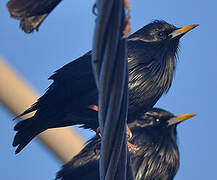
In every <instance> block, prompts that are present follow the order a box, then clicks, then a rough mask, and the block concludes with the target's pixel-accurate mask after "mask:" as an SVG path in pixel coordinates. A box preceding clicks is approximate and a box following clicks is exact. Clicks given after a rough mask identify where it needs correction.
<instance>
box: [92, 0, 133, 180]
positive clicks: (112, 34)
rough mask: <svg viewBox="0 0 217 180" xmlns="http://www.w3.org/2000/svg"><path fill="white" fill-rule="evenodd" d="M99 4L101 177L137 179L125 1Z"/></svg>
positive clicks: (96, 57) (96, 53)
mask: <svg viewBox="0 0 217 180" xmlns="http://www.w3.org/2000/svg"><path fill="white" fill-rule="evenodd" d="M96 8H97V9H98V11H97V12H98V15H97V20H96V26H95V34H94V42H93V54H92V66H93V73H94V76H95V80H96V84H97V87H98V91H99V102H98V106H99V113H98V117H99V118H98V120H99V126H100V132H101V135H102V144H101V151H100V170H99V172H100V179H101V180H113V179H115V180H125V179H133V173H132V169H131V164H130V156H129V153H128V150H127V145H126V142H127V140H126V122H127V114H128V64H127V50H126V49H127V48H126V46H127V44H126V40H125V38H123V31H124V28H125V12H124V3H123V0H98V1H96Z"/></svg>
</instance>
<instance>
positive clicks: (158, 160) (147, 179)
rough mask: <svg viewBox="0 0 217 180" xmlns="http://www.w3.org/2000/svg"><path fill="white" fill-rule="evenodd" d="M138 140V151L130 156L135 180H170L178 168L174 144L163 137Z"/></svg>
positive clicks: (176, 151)
mask: <svg viewBox="0 0 217 180" xmlns="http://www.w3.org/2000/svg"><path fill="white" fill-rule="evenodd" d="M138 139H140V140H141V142H142V143H141V142H140V143H141V144H140V143H139V144H140V145H138V146H139V147H140V150H139V151H138V152H137V153H134V154H132V155H131V158H132V164H133V167H134V169H133V170H134V174H135V180H143V179H144V180H172V179H173V178H174V176H175V174H176V172H177V170H178V168H179V153H178V148H177V145H176V143H175V142H173V141H171V139H168V138H164V137H158V140H156V141H154V140H153V139H150V138H148V137H147V138H146V137H143V139H141V138H138ZM142 140H143V141H142ZM137 143H138V142H137ZM137 143H136V144H137Z"/></svg>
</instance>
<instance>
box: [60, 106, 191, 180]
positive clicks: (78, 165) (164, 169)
mask: <svg viewBox="0 0 217 180" xmlns="http://www.w3.org/2000/svg"><path fill="white" fill-rule="evenodd" d="M185 116H186V115H185ZM193 116H194V115H191V116H190V117H193ZM190 117H187V118H186V119H188V118H190ZM172 118H176V116H174V115H173V114H171V113H170V112H167V111H165V110H163V109H159V108H153V109H151V110H149V111H147V112H146V113H144V114H143V115H142V116H141V117H140V118H138V119H135V120H133V121H132V122H131V123H129V127H130V129H131V131H132V134H133V137H132V138H131V140H130V142H131V143H133V144H134V145H136V146H137V147H138V148H139V150H138V151H136V152H131V160H132V168H133V171H134V176H135V180H172V179H173V178H174V176H175V175H176V173H177V171H178V168H179V150H178V146H177V141H176V138H177V133H176V127H177V123H178V122H175V121H173V120H172V122H173V123H169V121H171V119H172ZM168 124H171V125H168ZM99 156H100V138H99V137H94V138H93V139H91V140H90V141H89V142H88V144H87V145H86V146H85V147H84V148H83V150H82V151H81V152H80V153H79V154H78V155H76V156H75V157H74V158H73V159H72V160H71V161H70V162H68V163H67V164H65V165H64V166H63V167H62V169H61V170H60V171H59V172H58V174H57V178H58V179H59V178H60V179H62V180H72V179H76V180H85V179H91V180H99V175H98V166H99V164H98V163H99V162H98V160H99Z"/></svg>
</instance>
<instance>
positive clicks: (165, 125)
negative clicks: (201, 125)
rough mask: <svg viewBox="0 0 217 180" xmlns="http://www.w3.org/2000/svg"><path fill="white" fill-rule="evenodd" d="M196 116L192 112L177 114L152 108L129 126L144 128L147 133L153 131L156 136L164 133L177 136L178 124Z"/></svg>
mask: <svg viewBox="0 0 217 180" xmlns="http://www.w3.org/2000/svg"><path fill="white" fill-rule="evenodd" d="M194 116H196V114H192V113H191V114H190V113H188V114H181V115H177V116H175V115H173V114H172V113H170V112H168V111H166V110H163V109H160V108H152V109H151V110H149V111H147V112H145V113H144V114H143V115H142V116H140V117H139V118H137V119H136V120H135V121H133V122H132V123H131V124H130V125H129V127H130V128H137V129H141V130H142V129H143V130H144V131H146V133H147V132H151V133H152V134H153V135H154V134H156V136H157V135H160V134H162V135H169V136H171V137H174V138H176V127H177V124H179V123H181V122H183V121H184V120H187V119H190V118H192V117H194Z"/></svg>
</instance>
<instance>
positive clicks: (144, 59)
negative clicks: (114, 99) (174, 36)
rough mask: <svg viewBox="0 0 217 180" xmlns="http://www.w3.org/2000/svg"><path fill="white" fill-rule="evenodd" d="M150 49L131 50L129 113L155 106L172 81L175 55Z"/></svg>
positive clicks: (139, 111) (140, 111) (129, 60)
mask: <svg viewBox="0 0 217 180" xmlns="http://www.w3.org/2000/svg"><path fill="white" fill-rule="evenodd" d="M129 49H131V48H129ZM150 51H153V49H151V48H150V47H148V48H145V49H142V50H141V49H139V48H136V49H134V50H129V59H128V62H129V63H128V65H129V115H131V114H134V113H139V114H140V113H142V112H144V111H146V110H147V109H149V108H151V107H153V106H154V104H155V103H156V102H157V101H158V99H159V98H160V97H161V96H162V94H163V93H164V92H166V91H168V89H169V88H170V86H171V83H172V79H173V71H174V57H172V56H169V55H167V54H164V53H159V52H158V51H156V54H155V53H154V52H151V53H150ZM138 52H139V53H138Z"/></svg>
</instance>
